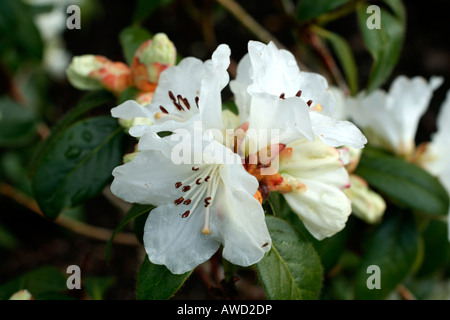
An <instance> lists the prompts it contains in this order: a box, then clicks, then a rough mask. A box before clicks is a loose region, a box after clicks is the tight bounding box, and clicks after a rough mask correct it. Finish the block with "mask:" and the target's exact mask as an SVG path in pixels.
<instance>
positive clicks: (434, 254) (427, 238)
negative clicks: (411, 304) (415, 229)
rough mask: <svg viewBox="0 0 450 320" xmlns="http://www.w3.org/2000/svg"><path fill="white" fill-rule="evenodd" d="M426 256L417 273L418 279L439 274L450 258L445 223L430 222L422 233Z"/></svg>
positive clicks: (449, 246)
mask: <svg viewBox="0 0 450 320" xmlns="http://www.w3.org/2000/svg"><path fill="white" fill-rule="evenodd" d="M422 239H423V245H424V256H423V262H422V264H421V266H420V268H419V270H418V271H417V274H416V275H417V276H418V277H428V276H430V275H432V274H433V273H436V272H438V270H440V268H442V267H443V266H444V265H445V263H446V262H447V260H448V258H450V243H449V242H448V229H447V224H446V223H445V222H443V221H436V220H430V221H429V223H428V225H427V227H426V229H425V230H424V231H423V233H422Z"/></svg>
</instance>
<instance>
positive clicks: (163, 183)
mask: <svg viewBox="0 0 450 320" xmlns="http://www.w3.org/2000/svg"><path fill="white" fill-rule="evenodd" d="M191 167H192V166H191V165H174V164H173V163H172V160H171V159H170V157H167V156H166V155H165V154H164V153H163V152H161V151H158V150H144V151H140V152H138V153H137V155H136V157H135V158H134V159H133V160H132V161H130V162H128V163H126V164H123V165H121V166H118V167H116V168H115V169H114V170H113V172H112V175H113V176H114V180H113V182H112V184H111V192H112V193H113V194H114V195H116V196H117V197H119V198H121V199H123V200H125V201H127V202H130V203H141V204H152V205H156V206H157V205H161V204H165V203H168V202H173V201H174V200H175V199H176V198H178V196H177V193H176V189H175V184H176V183H177V182H178V181H181V180H183V179H185V178H187V177H189V176H190V175H192V170H191Z"/></svg>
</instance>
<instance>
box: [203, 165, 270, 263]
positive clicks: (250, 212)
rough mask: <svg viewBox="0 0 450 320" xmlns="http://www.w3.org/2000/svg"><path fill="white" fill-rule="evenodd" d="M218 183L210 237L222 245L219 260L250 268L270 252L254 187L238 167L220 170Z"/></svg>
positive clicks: (248, 176)
mask: <svg viewBox="0 0 450 320" xmlns="http://www.w3.org/2000/svg"><path fill="white" fill-rule="evenodd" d="M220 175H221V178H222V181H223V182H222V183H221V184H220V185H219V188H218V190H217V195H216V197H217V198H216V200H214V203H213V206H212V208H211V210H212V211H214V214H213V215H212V217H211V234H210V236H212V237H214V238H216V239H217V240H218V241H220V242H221V243H222V244H223V250H222V255H223V257H224V258H225V259H226V260H228V261H230V262H231V263H233V264H237V265H240V266H250V265H252V264H254V263H256V262H258V261H259V260H260V259H261V258H262V257H263V256H264V253H266V252H267V251H269V250H270V244H271V239H270V235H269V232H268V230H267V226H266V223H265V219H264V211H263V209H262V206H261V204H260V203H259V202H258V201H257V200H256V199H255V198H254V194H255V192H256V190H257V187H258V183H257V181H256V179H255V178H254V177H253V176H251V175H250V174H248V173H247V172H246V171H245V170H244V168H243V167H242V165H236V166H233V167H230V166H227V167H222V168H221V171H220Z"/></svg>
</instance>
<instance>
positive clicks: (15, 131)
mask: <svg viewBox="0 0 450 320" xmlns="http://www.w3.org/2000/svg"><path fill="white" fill-rule="evenodd" d="M35 136H36V117H35V116H34V114H33V112H31V111H30V110H29V109H27V108H25V107H24V106H21V105H20V104H18V103H16V102H15V101H14V100H11V99H9V98H0V147H13V148H14V147H20V146H22V145H23V144H24V143H26V142H29V141H30V140H31V139H32V138H33V137H35Z"/></svg>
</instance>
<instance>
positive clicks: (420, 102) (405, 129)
mask: <svg viewBox="0 0 450 320" xmlns="http://www.w3.org/2000/svg"><path fill="white" fill-rule="evenodd" d="M442 81H443V79H442V78H440V77H432V78H431V79H430V81H429V82H427V81H426V80H425V79H424V78H422V77H414V78H411V79H409V78H407V77H405V76H399V77H397V78H396V79H395V80H394V82H393V83H392V85H391V87H390V89H389V92H385V91H383V90H381V89H379V90H376V91H373V92H371V93H370V94H368V95H367V94H365V93H364V92H361V93H360V94H359V95H358V96H357V97H356V98H350V99H348V107H349V108H350V116H351V118H352V120H353V121H355V123H356V124H357V125H358V126H359V127H361V128H362V130H363V131H364V133H365V134H366V135H367V136H368V138H369V140H370V143H371V144H372V145H375V146H379V147H383V148H385V149H388V150H390V151H391V152H393V153H395V154H397V155H401V156H405V157H409V156H411V155H412V153H413V152H414V150H415V142H414V141H415V136H416V131H417V126H418V124H419V120H420V118H421V116H422V115H423V114H424V112H425V111H426V110H427V107H428V103H429V101H430V100H431V97H432V94H433V91H434V90H436V89H437V88H438V87H439V86H440V85H441V83H442Z"/></svg>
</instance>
